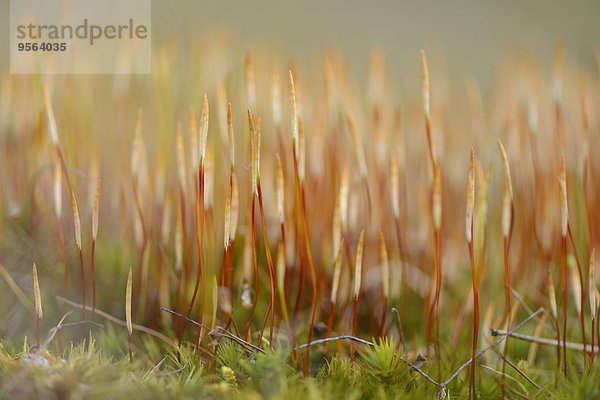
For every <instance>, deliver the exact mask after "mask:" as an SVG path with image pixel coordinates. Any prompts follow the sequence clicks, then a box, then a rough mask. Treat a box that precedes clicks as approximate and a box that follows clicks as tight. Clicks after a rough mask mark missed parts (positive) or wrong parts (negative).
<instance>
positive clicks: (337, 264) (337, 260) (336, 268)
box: [325, 239, 344, 360]
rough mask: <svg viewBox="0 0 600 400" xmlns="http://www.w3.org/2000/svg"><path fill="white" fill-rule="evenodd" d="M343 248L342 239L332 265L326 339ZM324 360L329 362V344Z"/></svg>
mask: <svg viewBox="0 0 600 400" xmlns="http://www.w3.org/2000/svg"><path fill="white" fill-rule="evenodd" d="M343 248H344V239H341V242H340V244H339V247H338V251H337V255H336V257H335V262H334V265H333V278H332V282H331V296H330V298H329V300H330V306H329V316H328V317H327V337H331V327H332V325H333V314H334V311H335V303H336V302H337V292H338V288H339V284H340V276H341V274H342V258H343V257H342V251H343ZM325 358H326V359H327V360H329V342H327V344H326V345H325Z"/></svg>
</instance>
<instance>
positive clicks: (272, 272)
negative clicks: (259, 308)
mask: <svg viewBox="0 0 600 400" xmlns="http://www.w3.org/2000/svg"><path fill="white" fill-rule="evenodd" d="M257 190H258V207H259V209H260V219H261V223H262V231H263V239H264V241H265V252H266V253H267V266H268V267H269V278H270V284H271V303H270V306H269V307H270V309H271V330H270V332H269V347H270V348H272V341H273V321H274V319H275V268H274V267H273V259H272V258H271V250H270V249H269V238H268V236H267V227H266V225H265V213H264V210H263V200H262V189H261V185H260V176H259V177H257ZM268 314H269V313H268V312H267V315H265V322H266V320H267V317H268ZM263 329H264V323H263ZM262 334H263V331H262V330H261V332H260V337H261V338H262ZM259 343H260V340H259Z"/></svg>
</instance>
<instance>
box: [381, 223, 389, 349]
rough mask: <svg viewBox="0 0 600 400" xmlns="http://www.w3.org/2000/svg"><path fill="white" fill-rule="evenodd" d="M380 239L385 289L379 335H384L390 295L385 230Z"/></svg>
mask: <svg viewBox="0 0 600 400" xmlns="http://www.w3.org/2000/svg"><path fill="white" fill-rule="evenodd" d="M379 241H380V243H379V256H380V258H381V286H382V287H381V289H382V291H383V292H382V293H383V311H382V313H381V323H380V328H379V336H380V337H383V335H384V333H385V317H386V315H387V305H388V297H389V293H390V265H389V260H388V252H387V245H386V243H385V236H384V234H383V230H380V231H379Z"/></svg>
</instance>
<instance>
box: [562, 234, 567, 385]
mask: <svg viewBox="0 0 600 400" xmlns="http://www.w3.org/2000/svg"><path fill="white" fill-rule="evenodd" d="M561 249H562V276H561V282H562V296H563V368H564V373H565V376H567V345H566V343H567V237H566V236H563V237H562V241H561Z"/></svg>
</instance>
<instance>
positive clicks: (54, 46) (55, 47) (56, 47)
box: [17, 42, 67, 51]
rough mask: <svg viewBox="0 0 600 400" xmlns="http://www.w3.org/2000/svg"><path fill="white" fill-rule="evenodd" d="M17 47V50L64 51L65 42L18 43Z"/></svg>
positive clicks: (65, 48) (65, 47)
mask: <svg viewBox="0 0 600 400" xmlns="http://www.w3.org/2000/svg"><path fill="white" fill-rule="evenodd" d="M17 49H18V50H19V51H66V50H67V44H66V43H51V42H42V43H22V42H21V43H18V44H17Z"/></svg>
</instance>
